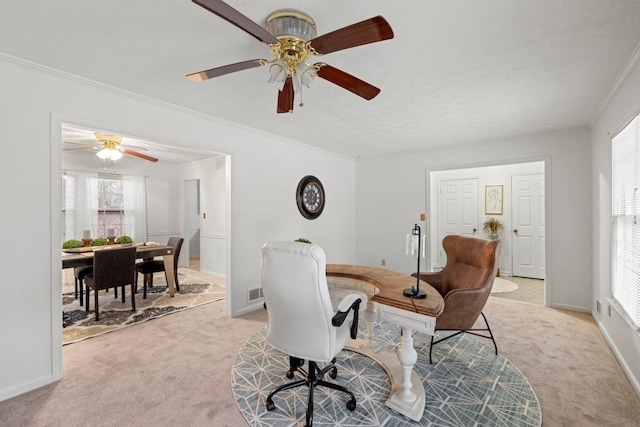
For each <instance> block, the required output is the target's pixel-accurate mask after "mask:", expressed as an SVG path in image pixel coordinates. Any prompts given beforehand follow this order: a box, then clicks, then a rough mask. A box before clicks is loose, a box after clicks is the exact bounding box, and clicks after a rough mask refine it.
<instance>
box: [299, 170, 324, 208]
mask: <svg viewBox="0 0 640 427" xmlns="http://www.w3.org/2000/svg"><path fill="white" fill-rule="evenodd" d="M324 201H325V196H324V187H323V186H322V183H321V182H320V180H319V179H318V178H316V177H315V176H311V175H307V176H305V177H304V178H302V179H301V180H300V182H299V183H298V189H297V190H296V203H297V204H298V210H299V211H300V213H301V214H302V216H303V217H305V218H307V219H316V218H318V217H319V216H320V214H321V213H322V210H323V209H324Z"/></svg>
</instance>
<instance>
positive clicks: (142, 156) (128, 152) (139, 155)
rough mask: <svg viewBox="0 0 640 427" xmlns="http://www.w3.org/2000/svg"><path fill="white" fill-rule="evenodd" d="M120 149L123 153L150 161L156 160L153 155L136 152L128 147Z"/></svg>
mask: <svg viewBox="0 0 640 427" xmlns="http://www.w3.org/2000/svg"><path fill="white" fill-rule="evenodd" d="M122 151H124V153H125V154H129V155H131V156H136V157H140V158H141V159H145V160H149V161H150V162H157V161H158V159H156V158H155V157H151V156H147V155H146V154H142V153H138V152H137V151H133V150H129V149H128V148H123V149H122Z"/></svg>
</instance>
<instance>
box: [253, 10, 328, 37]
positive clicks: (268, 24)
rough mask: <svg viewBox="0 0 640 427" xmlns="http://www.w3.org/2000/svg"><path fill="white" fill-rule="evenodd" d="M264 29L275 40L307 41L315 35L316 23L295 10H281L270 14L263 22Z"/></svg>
mask: <svg viewBox="0 0 640 427" xmlns="http://www.w3.org/2000/svg"><path fill="white" fill-rule="evenodd" d="M265 29H266V30H267V31H269V32H270V33H271V34H273V35H274V36H276V37H277V38H280V37H297V38H299V39H302V40H305V41H307V40H311V39H314V38H315V37H316V35H317V28H316V21H314V20H313V18H312V17H311V16H309V15H307V14H306V13H304V12H302V11H300V10H296V9H281V10H276V11H275V12H273V13H271V14H270V15H269V16H267V19H266V21H265Z"/></svg>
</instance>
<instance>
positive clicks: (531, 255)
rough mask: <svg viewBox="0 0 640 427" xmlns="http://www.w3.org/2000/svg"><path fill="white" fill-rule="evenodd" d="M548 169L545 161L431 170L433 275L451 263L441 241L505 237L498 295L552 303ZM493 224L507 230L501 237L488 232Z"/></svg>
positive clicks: (496, 288) (429, 197)
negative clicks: (549, 296)
mask: <svg viewBox="0 0 640 427" xmlns="http://www.w3.org/2000/svg"><path fill="white" fill-rule="evenodd" d="M545 167H546V165H545V161H544V160H540V161H527V162H519V163H510V164H498V165H484V166H470V167H459V168H456V169H446V170H445V169H443V170H437V171H433V170H431V171H427V177H428V180H429V183H428V189H429V194H428V198H427V200H428V211H429V212H430V215H429V216H430V218H431V221H430V223H429V224H427V226H428V227H429V230H430V235H431V236H433V238H431V239H429V240H430V248H429V256H428V262H429V267H430V268H431V270H432V271H437V270H439V269H442V268H443V267H444V265H445V264H446V254H445V253H444V251H443V250H442V245H441V242H442V239H443V238H444V236H446V235H448V234H460V235H468V236H472V237H477V238H484V239H491V238H493V239H495V238H499V239H500V240H501V242H502V254H501V259H500V269H499V273H498V276H499V277H498V278H497V279H496V282H495V283H494V290H493V292H492V296H496V297H499V298H506V299H513V300H519V301H526V302H530V303H535V304H547V303H548V302H547V300H546V294H547V291H548V289H546V287H547V285H548V284H547V283H546V281H545V277H546V275H545V267H546V256H545V254H546V239H545V235H546V221H545V212H546V203H545V182H546V179H545ZM487 219H491V220H497V221H499V223H500V225H501V226H502V228H501V229H500V230H499V233H498V235H497V236H496V235H495V234H494V235H491V233H490V230H488V229H487V228H486V227H484V223H485V221H487Z"/></svg>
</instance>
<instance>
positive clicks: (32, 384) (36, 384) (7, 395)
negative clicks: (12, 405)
mask: <svg viewBox="0 0 640 427" xmlns="http://www.w3.org/2000/svg"><path fill="white" fill-rule="evenodd" d="M53 382H54V381H53V376H51V375H45V376H44V377H40V378H36V379H34V380H32V381H27V382H26V383H22V384H18V385H16V386H13V387H9V388H5V389H2V390H0V402H2V401H3V400H7V399H11V398H12V397H16V396H19V395H21V394H24V393H27V392H29V391H31V390H35V389H37V388H40V387H44V386H46V385H49V384H51V383H53Z"/></svg>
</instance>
